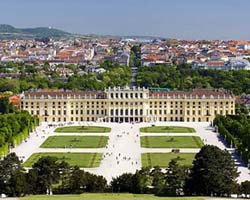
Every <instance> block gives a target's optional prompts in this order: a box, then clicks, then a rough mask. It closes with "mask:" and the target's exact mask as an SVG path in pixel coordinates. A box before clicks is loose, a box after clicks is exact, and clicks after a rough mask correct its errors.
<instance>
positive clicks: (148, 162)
mask: <svg viewBox="0 0 250 200" xmlns="http://www.w3.org/2000/svg"><path fill="white" fill-rule="evenodd" d="M194 157H195V153H143V154H142V157H141V158H142V166H143V167H155V166H160V167H162V168H166V167H167V166H168V164H169V162H170V161H171V160H172V159H176V158H177V161H178V163H179V164H180V165H186V166H191V165H192V162H193V160H194Z"/></svg>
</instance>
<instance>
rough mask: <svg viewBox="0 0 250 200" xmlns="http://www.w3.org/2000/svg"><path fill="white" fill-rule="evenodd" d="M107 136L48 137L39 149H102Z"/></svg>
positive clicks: (106, 141) (105, 143)
mask: <svg viewBox="0 0 250 200" xmlns="http://www.w3.org/2000/svg"><path fill="white" fill-rule="evenodd" d="M107 143H108V137H107V136H50V137H48V139H47V140H46V141H45V142H44V143H43V144H42V145H41V148H103V147H105V146H106V145H107Z"/></svg>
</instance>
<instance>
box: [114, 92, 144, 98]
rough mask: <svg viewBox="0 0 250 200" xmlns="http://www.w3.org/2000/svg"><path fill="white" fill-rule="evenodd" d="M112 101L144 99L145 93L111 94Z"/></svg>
mask: <svg viewBox="0 0 250 200" xmlns="http://www.w3.org/2000/svg"><path fill="white" fill-rule="evenodd" d="M110 98H111V99H114V98H115V99H124V98H125V99H128V98H130V99H138V98H140V99H142V98H143V93H111V94H110Z"/></svg>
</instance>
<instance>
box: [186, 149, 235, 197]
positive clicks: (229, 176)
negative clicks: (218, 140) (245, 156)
mask: <svg viewBox="0 0 250 200" xmlns="http://www.w3.org/2000/svg"><path fill="white" fill-rule="evenodd" d="M238 175H239V173H238V172H237V168H236V167H235V165H234V161H233V160H232V158H231V155H230V154H229V153H228V152H227V151H226V150H221V149H219V148H218V147H216V146H212V145H211V146H210V145H205V146H203V147H202V148H201V150H200V152H199V153H198V154H196V156H195V160H194V161H193V167H192V168H191V173H190V177H189V179H188V180H187V182H186V188H185V189H186V192H187V193H189V194H197V195H216V196H222V195H223V196H224V195H230V194H232V193H233V192H234V189H235V186H236V185H237V184H236V178H237V177H238Z"/></svg>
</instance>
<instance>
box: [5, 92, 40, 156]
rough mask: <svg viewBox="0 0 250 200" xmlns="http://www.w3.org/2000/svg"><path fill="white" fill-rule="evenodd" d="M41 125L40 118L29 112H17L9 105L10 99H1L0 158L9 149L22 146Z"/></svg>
mask: <svg viewBox="0 0 250 200" xmlns="http://www.w3.org/2000/svg"><path fill="white" fill-rule="evenodd" d="M38 123H39V121H38V118H37V117H35V116H32V115H30V114H29V113H28V112H27V111H17V110H16V109H15V107H14V105H13V104H11V103H9V97H8V96H3V97H1V98H0V157H2V156H3V155H6V154H7V153H8V151H9V148H11V147H13V146H16V145H18V144H20V143H21V142H22V141H23V140H25V139H26V138H27V137H28V136H29V133H30V132H31V131H32V130H33V129H34V128H35V126H37V125H38Z"/></svg>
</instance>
